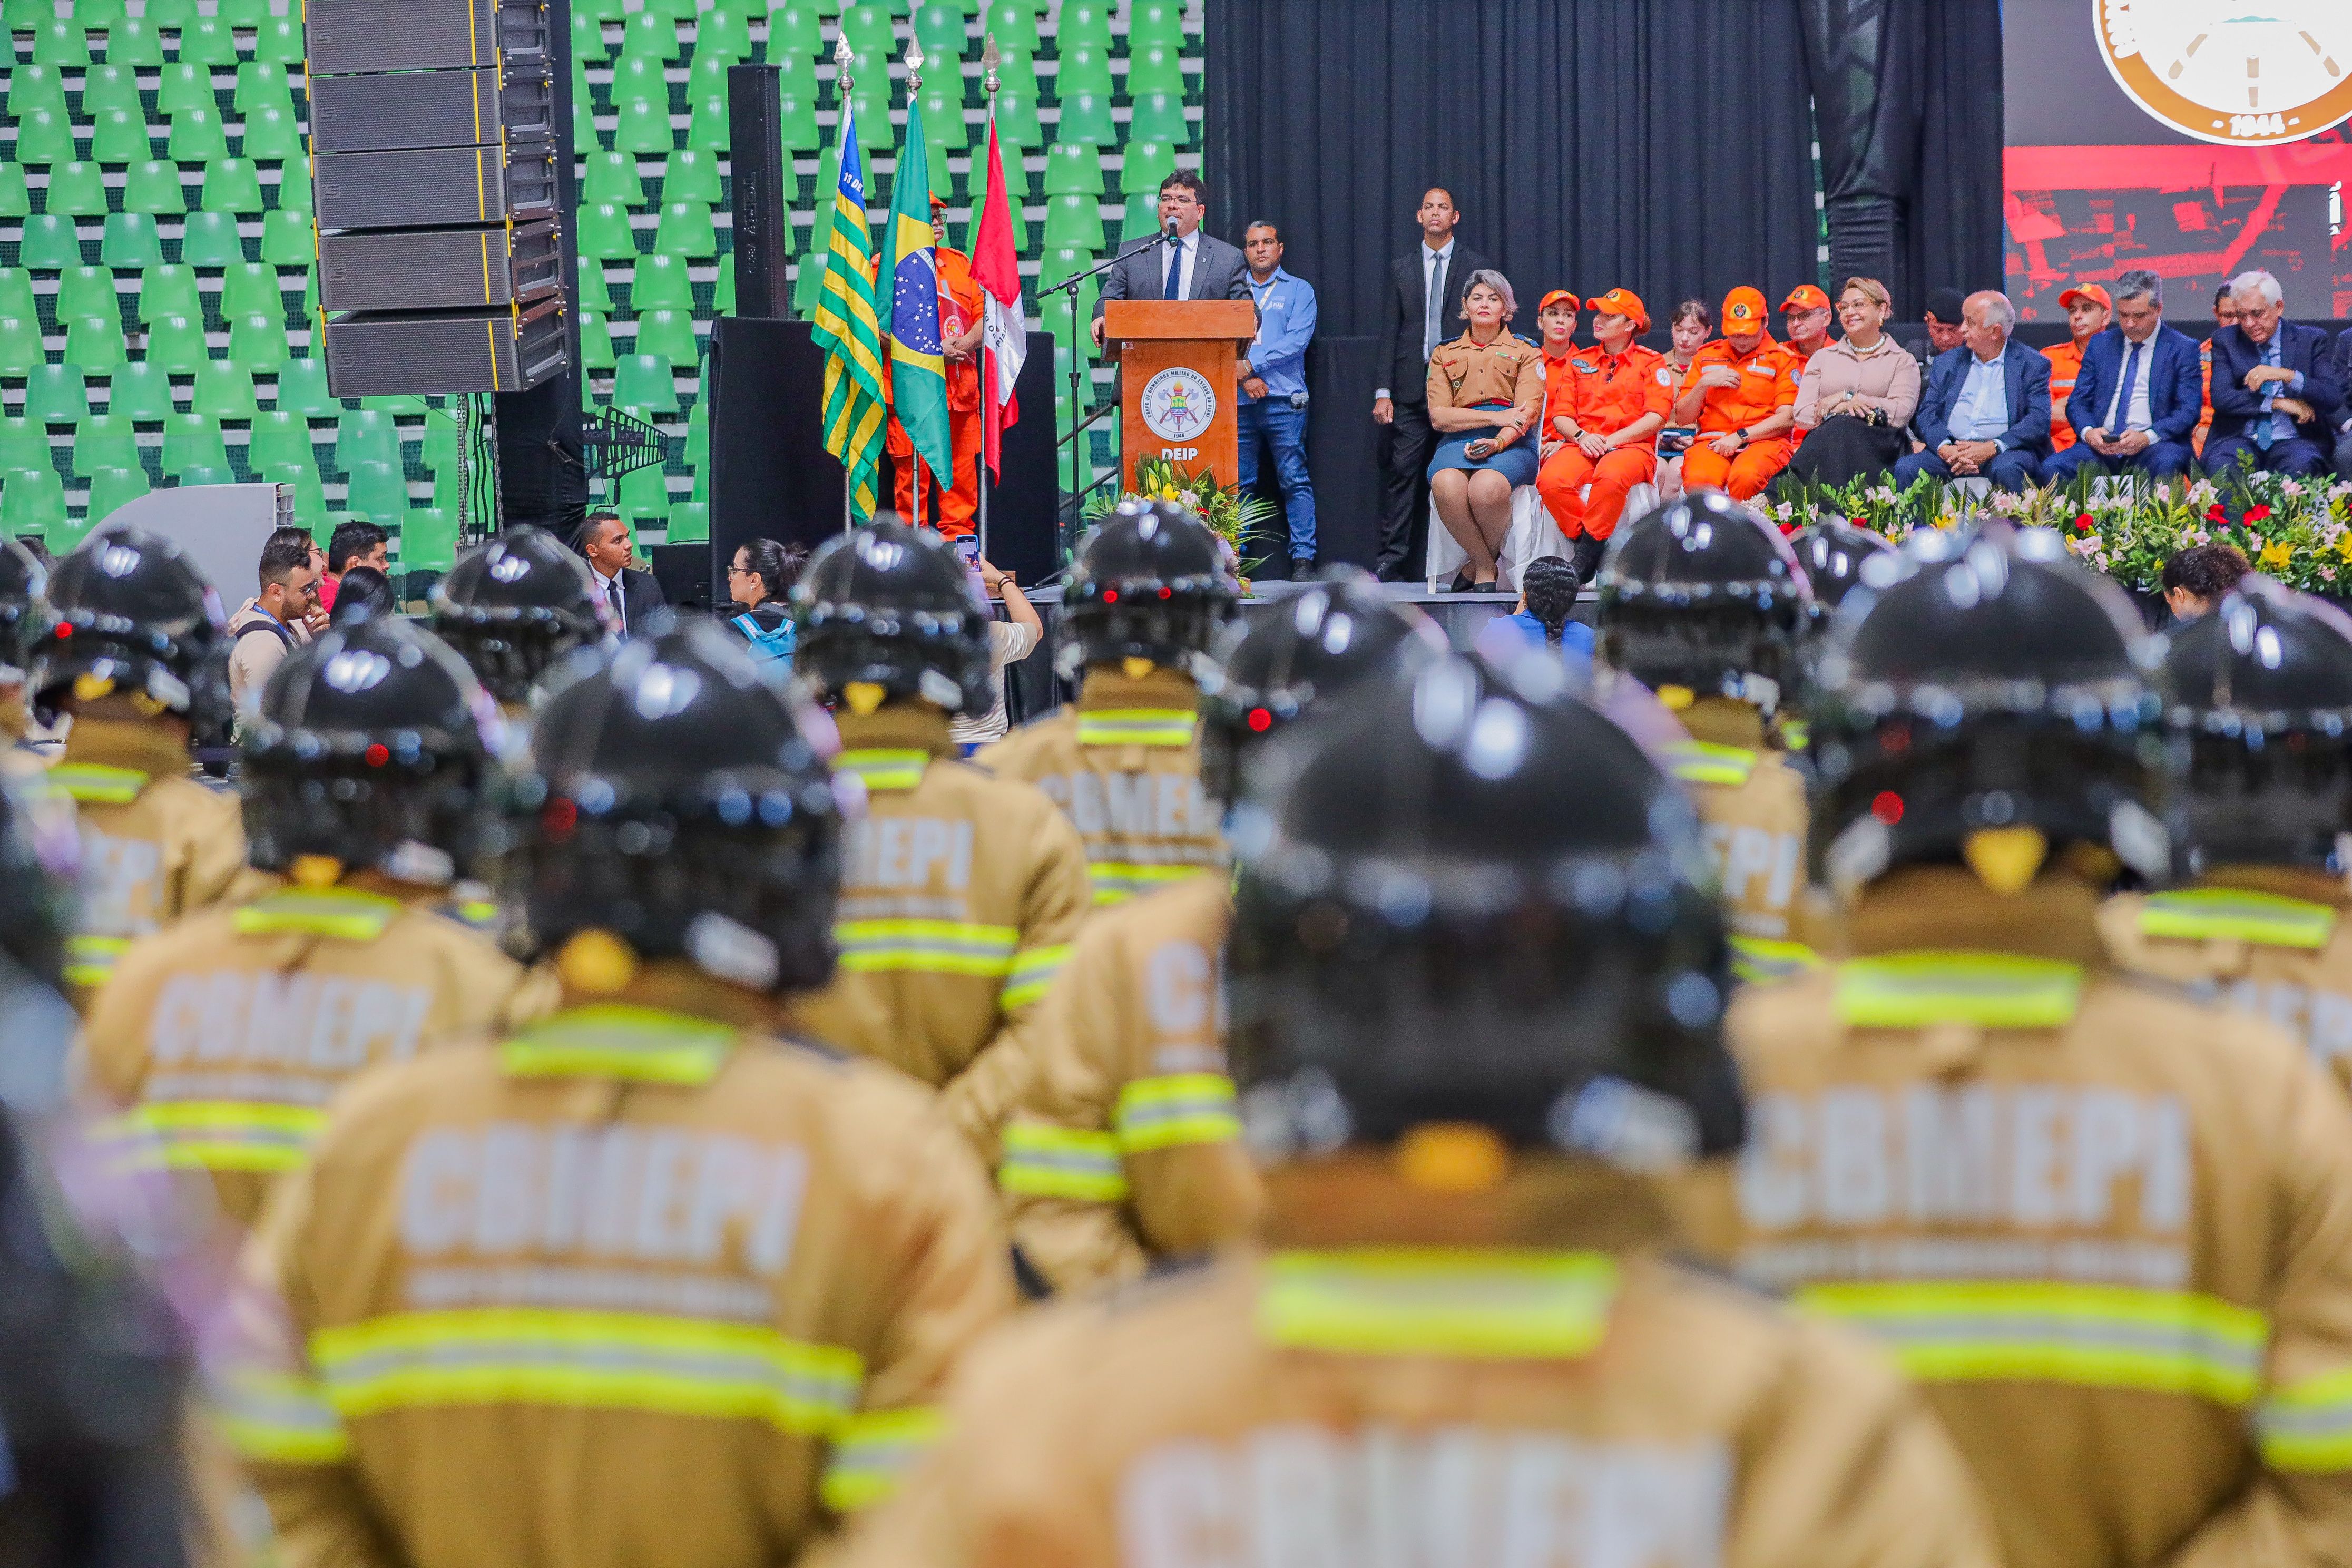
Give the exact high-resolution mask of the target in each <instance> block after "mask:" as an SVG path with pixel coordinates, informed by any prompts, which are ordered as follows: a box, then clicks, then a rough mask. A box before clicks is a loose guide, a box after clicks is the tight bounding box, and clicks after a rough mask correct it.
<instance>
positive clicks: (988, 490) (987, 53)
mask: <svg viewBox="0 0 2352 1568" xmlns="http://www.w3.org/2000/svg"><path fill="white" fill-rule="evenodd" d="M1003 58H1004V57H1003V56H1002V55H1000V54H998V53H997V50H996V35H995V34H994V33H990V34H987V35H986V36H985V37H983V38H982V42H981V46H980V72H981V75H980V91H981V98H982V101H984V102H985V103H986V104H987V105H988V151H987V152H985V153H982V154H981V158H982V162H983V163H988V162H992V159H993V155H994V153H995V152H996V89H998V87H1000V86H1001V85H1003V84H1002V83H1001V82H999V81H998V79H997V76H996V67H997V63H998V62H999V61H1000V60H1002V59H1003ZM987 179H988V171H987V170H986V169H985V168H983V169H982V171H981V180H982V191H981V201H982V205H985V204H986V202H987V200H988V193H987V189H986V182H987ZM966 184H967V185H968V184H970V182H969V181H967V182H966ZM1010 184H1011V182H1010V178H1009V177H1008V179H1007V186H1008V189H1007V191H1006V193H1005V194H1006V197H1007V199H1008V200H1009V199H1010V197H1011V195H1012V192H1011V190H1010V188H1009V187H1010ZM978 226H979V221H978V220H977V219H970V220H967V221H966V223H965V225H964V238H963V242H964V246H965V247H966V248H967V249H969V250H970V251H971V253H972V254H973V255H974V256H978V255H979V254H980V242H979V241H978V240H977V239H975V238H974V237H973V231H974V230H975V229H976V228H977V227H978ZM980 312H981V316H982V319H983V320H985V319H986V317H987V315H988V301H987V300H986V299H985V298H984V297H983V298H982V300H981V305H980ZM1023 324H1024V326H1025V325H1027V323H1026V322H1025V321H1024V323H1023ZM995 360H996V355H995V354H994V353H992V352H991V350H990V349H989V346H988V331H987V329H986V328H985V327H983V328H982V331H981V334H980V428H981V437H980V558H981V559H982V561H986V560H988V559H989V553H988V503H989V500H990V498H991V496H992V494H993V493H994V490H995V488H996V487H995V486H993V485H992V484H991V483H990V482H989V473H988V422H989V418H990V416H992V415H993V416H995V417H997V418H999V419H1002V418H1003V411H1002V410H1001V409H999V408H998V407H997V405H996V364H995ZM998 439H999V440H1000V441H1002V440H1003V436H1002V435H1001V434H1000V435H999V437H998Z"/></svg>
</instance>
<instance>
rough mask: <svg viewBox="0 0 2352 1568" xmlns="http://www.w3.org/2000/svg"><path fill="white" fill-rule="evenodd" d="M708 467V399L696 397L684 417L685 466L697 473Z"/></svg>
mask: <svg viewBox="0 0 2352 1568" xmlns="http://www.w3.org/2000/svg"><path fill="white" fill-rule="evenodd" d="M709 465H710V399H709V398H707V397H698V398H696V399H695V400H694V408H693V410H692V412H690V413H688V415H687V416H686V466H687V467H688V468H693V469H696V470H697V471H699V470H701V469H703V468H708V467H709Z"/></svg>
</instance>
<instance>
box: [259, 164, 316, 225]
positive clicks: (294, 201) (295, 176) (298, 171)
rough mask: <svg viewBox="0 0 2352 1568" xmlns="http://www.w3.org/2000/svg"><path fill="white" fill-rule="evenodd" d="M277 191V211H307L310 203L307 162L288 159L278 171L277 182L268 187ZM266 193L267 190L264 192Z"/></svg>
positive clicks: (310, 207) (269, 189)
mask: <svg viewBox="0 0 2352 1568" xmlns="http://www.w3.org/2000/svg"><path fill="white" fill-rule="evenodd" d="M268 191H275V192H277V193H278V206H277V210H278V211H279V212H297V213H308V212H311V211H313V210H314V209H313V208H312V206H311V205H310V165H309V163H303V162H295V161H291V160H289V162H288V163H286V165H285V167H284V168H283V169H282V170H281V171H280V173H279V175H278V183H277V184H274V185H271V186H268ZM264 194H265V195H266V194H267V191H265V193H264Z"/></svg>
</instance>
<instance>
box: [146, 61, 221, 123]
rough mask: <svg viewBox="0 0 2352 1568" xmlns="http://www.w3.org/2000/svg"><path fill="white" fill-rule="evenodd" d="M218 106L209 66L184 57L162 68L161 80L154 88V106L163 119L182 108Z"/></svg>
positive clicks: (218, 101) (212, 107)
mask: <svg viewBox="0 0 2352 1568" xmlns="http://www.w3.org/2000/svg"><path fill="white" fill-rule="evenodd" d="M219 107H220V100H219V99H218V98H217V97H216V96H215V94H214V92H213V73H212V71H211V70H210V69H209V68H206V67H204V66H200V65H197V64H195V63H194V62H193V61H187V60H175V61H173V63H172V64H170V65H167V66H165V67H164V68H163V78H162V80H161V82H160V84H159V85H158V86H157V87H156V89H155V108H156V110H158V111H159V112H161V113H162V114H163V116H164V117H165V118H166V119H168V118H170V117H171V116H173V115H174V114H178V113H180V112H181V111H183V110H190V109H213V110H217V109H218V108H219Z"/></svg>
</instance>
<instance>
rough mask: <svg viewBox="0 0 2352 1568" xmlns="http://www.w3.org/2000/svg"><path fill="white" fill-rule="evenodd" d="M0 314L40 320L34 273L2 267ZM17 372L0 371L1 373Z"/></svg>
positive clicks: (0, 268) (20, 318)
mask: <svg viewBox="0 0 2352 1568" xmlns="http://www.w3.org/2000/svg"><path fill="white" fill-rule="evenodd" d="M0 316H14V317H16V319H17V320H19V321H39V320H40V319H41V311H40V307H39V306H38V305H37V304H36V303H35V302H34V300H33V275H32V274H31V273H29V272H27V271H26V270H25V269H24V268H21V267H0ZM0 374H17V373H16V372H9V371H0Z"/></svg>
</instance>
